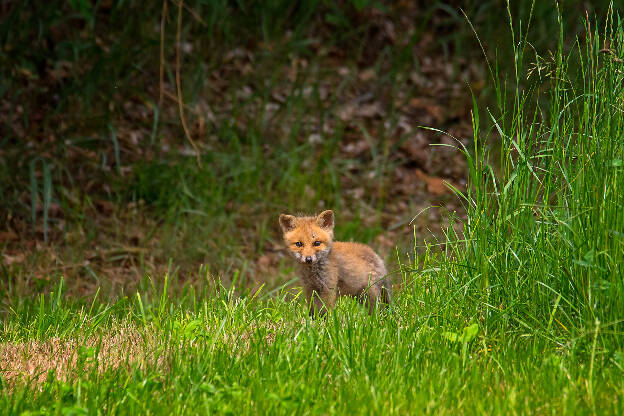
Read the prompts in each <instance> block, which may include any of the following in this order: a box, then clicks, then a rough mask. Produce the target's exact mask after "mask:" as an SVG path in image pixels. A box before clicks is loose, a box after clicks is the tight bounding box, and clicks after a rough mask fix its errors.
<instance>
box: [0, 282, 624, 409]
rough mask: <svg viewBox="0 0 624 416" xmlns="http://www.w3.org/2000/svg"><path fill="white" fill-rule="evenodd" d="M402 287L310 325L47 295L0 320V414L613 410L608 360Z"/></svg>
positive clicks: (271, 305) (439, 294)
mask: <svg viewBox="0 0 624 416" xmlns="http://www.w3.org/2000/svg"><path fill="white" fill-rule="evenodd" d="M407 287H408V288H407V289H405V290H403V291H402V292H401V293H400V294H399V295H398V296H397V298H396V300H395V302H394V304H393V305H392V306H391V308H390V309H388V310H385V311H381V312H380V313H378V314H376V315H374V316H368V315H367V314H365V313H364V311H363V309H361V308H360V306H359V305H358V304H357V303H356V302H353V301H350V300H349V301H343V302H341V303H340V304H339V306H338V308H337V309H336V311H335V313H334V314H332V315H330V316H328V317H327V319H324V320H316V321H314V320H310V319H308V318H306V316H305V313H304V310H303V308H302V306H301V305H300V304H299V302H298V301H297V300H296V299H295V300H291V301H289V300H287V296H286V294H285V293H283V294H280V295H279V296H277V297H275V298H270V299H265V300H262V299H261V298H262V296H263V294H262V292H260V293H259V294H257V296H256V297H255V298H253V297H249V296H248V297H237V296H234V295H233V293H232V292H231V291H227V290H225V289H221V290H219V291H217V292H216V293H213V295H212V296H209V297H204V296H202V297H201V298H198V297H197V296H194V295H193V294H192V293H190V292H189V294H188V295H187V296H186V297H184V299H183V300H182V301H180V300H178V301H176V302H173V301H171V300H169V299H167V298H166V296H164V295H163V296H161V297H160V298H159V297H158V296H155V299H154V301H153V302H150V301H149V300H148V299H146V296H145V294H143V295H142V296H139V295H137V297H136V298H134V299H125V300H122V301H120V302H118V303H117V304H115V305H112V306H108V307H105V306H100V307H99V308H98V307H93V308H90V305H86V306H84V307H79V306H78V305H71V304H67V303H65V302H63V301H60V303H57V298H56V296H55V294H52V295H51V296H50V297H49V298H46V299H42V300H41V302H40V304H39V305H37V304H36V303H34V304H32V305H29V306H27V305H26V304H23V305H22V306H20V307H17V309H16V310H15V311H14V314H13V315H12V316H11V317H10V318H9V319H8V320H7V321H5V322H4V325H3V328H2V332H1V339H2V341H1V343H0V354H1V358H2V359H1V362H2V363H3V364H2V366H3V368H2V372H3V376H2V395H1V396H0V407H1V408H2V409H5V413H4V414H11V415H12V414H23V412H33V414H38V413H37V412H40V413H57V414H87V413H88V414H99V413H124V414H128V413H151V414H172V413H174V414H196V413H204V412H205V413H208V412H219V413H229V412H236V413H241V414H258V413H267V412H270V413H271V414H291V413H293V412H295V413H315V414H327V413H360V414H370V413H371V412H384V413H393V414H405V413H408V412H409V413H414V412H436V413H449V414H457V413H458V412H461V413H469V414H474V413H482V412H487V413H522V414H534V413H536V412H538V413H542V414H545V413H547V414H560V413H561V412H566V413H581V412H585V411H598V412H605V413H611V414H616V413H620V412H621V411H622V410H624V409H623V404H622V402H621V399H620V397H621V395H622V393H624V383H622V371H621V369H619V368H618V367H617V366H615V365H613V363H614V362H616V364H617V360H618V358H617V357H614V356H610V357H609V356H607V355H604V354H597V355H595V356H592V357H591V359H588V357H587V356H586V355H585V350H583V349H577V348H555V347H553V346H552V344H551V343H550V342H549V341H548V340H547V339H544V338H543V337H541V336H539V335H538V334H533V333H530V332H529V331H526V332H524V333H523V331H516V332H514V333H510V334H497V335H491V334H490V332H489V331H488V329H487V323H483V322H482V321H479V319H478V316H476V315H475V314H474V313H473V314H466V313H465V311H464V310H463V309H462V306H463V304H464V302H463V301H462V294H461V293H458V292H457V290H456V289H457V288H456V287H453V286H452V285H449V284H448V283H447V282H445V281H443V280H437V281H422V282H417V283H416V284H413V285H411V286H407ZM147 297H149V296H147ZM453 334H454V335H453ZM120 335H121V336H120ZM594 343H595V339H594ZM9 347H10V348H9ZM594 347H595V344H594ZM9 354H12V355H11V356H10V355H9ZM111 355H112V357H113V359H111ZM619 359H620V360H621V357H619ZM27 362H30V363H38V364H39V368H38V369H34V368H30V369H28V368H26V365H25V363H27ZM50 363H53V364H54V365H53V366H51V365H49V364H50ZM621 364H622V363H621V362H620V363H619V365H621ZM20 371H22V372H23V374H21V375H20V374H19V372H20ZM40 373H41V374H40Z"/></svg>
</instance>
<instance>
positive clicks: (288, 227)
mask: <svg viewBox="0 0 624 416" xmlns="http://www.w3.org/2000/svg"><path fill="white" fill-rule="evenodd" d="M279 223H280V227H282V231H283V232H285V233H287V232H288V231H292V230H294V229H295V217H294V216H292V215H286V214H281V215H280V216H279Z"/></svg>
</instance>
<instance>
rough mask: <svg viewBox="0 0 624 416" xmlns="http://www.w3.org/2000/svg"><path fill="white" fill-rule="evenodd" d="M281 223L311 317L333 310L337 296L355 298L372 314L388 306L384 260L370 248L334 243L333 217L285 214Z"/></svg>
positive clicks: (388, 286)
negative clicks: (379, 302)
mask: <svg viewBox="0 0 624 416" xmlns="http://www.w3.org/2000/svg"><path fill="white" fill-rule="evenodd" d="M279 223H280V226H281V228H282V231H283V233H284V242H285V243H286V247H287V249H288V252H289V253H290V254H291V255H292V256H293V257H294V258H295V259H296V260H297V265H298V271H299V274H300V278H301V280H302V283H303V286H304V289H305V294H306V299H307V301H308V304H309V306H310V313H311V314H313V313H314V311H316V310H318V311H320V312H324V311H325V309H326V308H327V307H329V308H333V307H334V303H335V301H336V296H345V295H346V296H353V297H357V298H358V299H360V301H361V302H363V303H366V304H367V305H368V307H369V312H372V311H373V308H374V307H375V304H376V303H377V302H378V301H383V302H384V303H386V304H387V303H389V301H390V294H391V287H390V283H389V281H388V279H387V278H386V275H387V271H386V267H385V265H384V263H383V261H382V260H381V258H380V257H379V256H378V255H377V254H376V253H375V252H374V251H373V250H372V249H371V248H370V247H369V246H367V245H365V244H360V243H346V242H340V241H334V213H333V212H332V211H323V212H321V213H320V214H319V215H318V216H316V217H295V216H293V215H285V214H282V215H280V217H279Z"/></svg>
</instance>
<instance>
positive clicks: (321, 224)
mask: <svg viewBox="0 0 624 416" xmlns="http://www.w3.org/2000/svg"><path fill="white" fill-rule="evenodd" d="M279 223H280V227H281V228H282V231H283V232H284V242H285V243H286V247H287V248H288V251H289V252H290V253H291V254H292V255H293V257H295V259H297V260H298V261H300V262H302V263H307V264H313V263H317V262H318V261H322V260H324V259H326V258H327V256H328V255H329V251H330V250H331V246H332V242H333V240H334V212H333V211H330V210H327V211H323V212H321V213H320V214H319V215H317V216H316V217H295V216H294V215H286V214H282V215H280V217H279Z"/></svg>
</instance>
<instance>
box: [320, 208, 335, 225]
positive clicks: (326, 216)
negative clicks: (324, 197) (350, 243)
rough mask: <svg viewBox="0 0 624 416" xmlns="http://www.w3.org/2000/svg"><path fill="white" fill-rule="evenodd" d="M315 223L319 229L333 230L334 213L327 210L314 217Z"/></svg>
mask: <svg viewBox="0 0 624 416" xmlns="http://www.w3.org/2000/svg"><path fill="white" fill-rule="evenodd" d="M316 223H317V224H318V226H319V227H321V228H325V229H333V228H334V211H332V210H329V209H328V210H327V211H323V212H321V213H320V214H319V215H318V216H317V217H316Z"/></svg>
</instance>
